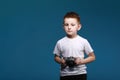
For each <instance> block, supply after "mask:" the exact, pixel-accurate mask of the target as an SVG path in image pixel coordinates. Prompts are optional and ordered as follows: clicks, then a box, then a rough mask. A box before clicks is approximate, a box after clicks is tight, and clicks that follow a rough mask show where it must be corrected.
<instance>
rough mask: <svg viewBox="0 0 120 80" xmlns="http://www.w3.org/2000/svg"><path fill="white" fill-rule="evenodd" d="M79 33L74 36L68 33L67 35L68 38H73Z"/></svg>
mask: <svg viewBox="0 0 120 80" xmlns="http://www.w3.org/2000/svg"><path fill="white" fill-rule="evenodd" d="M77 36H78V35H74V36H72V35H67V37H68V38H71V39H73V38H75V37H77Z"/></svg>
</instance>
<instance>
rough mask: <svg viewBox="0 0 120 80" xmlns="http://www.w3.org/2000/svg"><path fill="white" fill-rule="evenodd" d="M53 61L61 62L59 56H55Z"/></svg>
mask: <svg viewBox="0 0 120 80" xmlns="http://www.w3.org/2000/svg"><path fill="white" fill-rule="evenodd" d="M54 59H55V61H56V62H57V63H59V64H61V58H60V57H59V56H55V58H54Z"/></svg>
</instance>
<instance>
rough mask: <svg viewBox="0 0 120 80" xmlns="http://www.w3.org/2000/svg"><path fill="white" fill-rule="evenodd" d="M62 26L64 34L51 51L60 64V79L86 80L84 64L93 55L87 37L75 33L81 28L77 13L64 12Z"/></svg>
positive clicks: (91, 59) (90, 59)
mask: <svg viewBox="0 0 120 80" xmlns="http://www.w3.org/2000/svg"><path fill="white" fill-rule="evenodd" d="M63 26H64V30H65V32H66V36H65V37H63V38H62V39H60V40H58V41H57V43H56V46H55V48H54V51H53V53H54V54H55V57H54V59H55V61H56V62H57V63H59V64H60V65H61V70H60V80H87V71H86V65H85V64H87V63H90V62H92V61H94V60H95V55H94V52H93V49H92V47H91V46H90V44H89V42H88V41H87V39H85V38H83V37H81V36H80V35H78V33H77V32H78V31H79V30H80V29H81V23H80V17H79V15H78V14H77V13H76V12H68V13H66V15H65V16H64V21H63ZM85 53H86V54H87V55H88V56H87V57H86V58H84V57H85V56H84V55H85Z"/></svg>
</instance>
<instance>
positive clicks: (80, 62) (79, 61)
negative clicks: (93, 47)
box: [75, 52, 95, 65]
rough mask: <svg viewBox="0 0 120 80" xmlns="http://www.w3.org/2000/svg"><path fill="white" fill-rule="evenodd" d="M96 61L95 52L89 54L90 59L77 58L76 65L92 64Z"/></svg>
mask: <svg viewBox="0 0 120 80" xmlns="http://www.w3.org/2000/svg"><path fill="white" fill-rule="evenodd" d="M94 60H95V55H94V52H91V53H89V54H88V57H87V58H85V59H80V58H77V59H76V61H75V63H76V64H78V65H79V64H87V63H90V62H92V61H94Z"/></svg>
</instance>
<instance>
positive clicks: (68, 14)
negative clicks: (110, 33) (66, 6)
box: [64, 12, 80, 23]
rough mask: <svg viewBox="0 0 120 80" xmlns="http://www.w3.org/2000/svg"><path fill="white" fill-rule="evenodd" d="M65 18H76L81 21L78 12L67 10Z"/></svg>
mask: <svg viewBox="0 0 120 80" xmlns="http://www.w3.org/2000/svg"><path fill="white" fill-rule="evenodd" d="M65 18H76V19H77V20H78V22H79V23H80V16H79V15H78V14H77V13H76V12H67V13H66V14H65V16H64V19H65Z"/></svg>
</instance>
